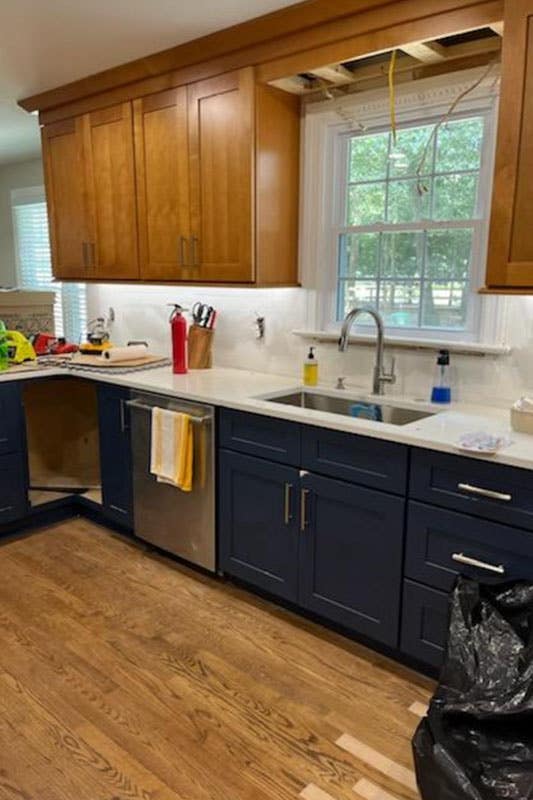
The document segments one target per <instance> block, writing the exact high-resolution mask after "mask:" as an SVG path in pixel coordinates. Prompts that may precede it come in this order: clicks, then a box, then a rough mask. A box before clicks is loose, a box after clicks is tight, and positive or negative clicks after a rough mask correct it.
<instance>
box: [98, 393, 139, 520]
mask: <svg viewBox="0 0 533 800" xmlns="http://www.w3.org/2000/svg"><path fill="white" fill-rule="evenodd" d="M128 398H129V391H128V390H127V389H122V388H120V387H117V386H104V385H102V386H99V387H98V416H99V426H100V463H101V475H102V499H103V504H104V512H105V514H106V515H107V516H108V517H109V518H110V519H113V520H115V521H116V522H119V523H121V524H122V525H127V526H129V527H131V526H132V524H133V494H132V466H131V451H130V427H129V411H128V407H127V406H126V401H127V400H128Z"/></svg>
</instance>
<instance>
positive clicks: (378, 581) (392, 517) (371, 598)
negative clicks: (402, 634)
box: [300, 474, 404, 647]
mask: <svg viewBox="0 0 533 800" xmlns="http://www.w3.org/2000/svg"><path fill="white" fill-rule="evenodd" d="M301 492H302V495H301V498H300V499H301V520H300V526H301V535H300V564H301V569H300V604H301V605H302V606H304V607H305V608H307V609H310V610H311V611H314V612H316V613H317V614H320V615H321V616H323V617H325V618H327V619H330V620H332V621H334V622H338V623H340V624H341V625H343V626H345V627H346V628H349V629H351V630H353V631H357V632H359V633H361V634H363V635H365V636H369V637H371V638H373V639H376V640H378V641H380V642H384V643H385V644H387V645H390V646H392V647H395V646H396V645H397V644H398V628H399V615H400V592H401V578H402V555H403V517H404V501H403V499H401V498H399V497H392V496H389V495H385V494H382V493H381V492H376V491H374V490H372V489H364V488H362V487H359V486H352V485H350V484H348V483H343V482H341V481H336V480H332V479H330V478H323V477H320V476H318V475H312V474H309V475H307V476H306V477H304V479H303V480H302V483H301Z"/></svg>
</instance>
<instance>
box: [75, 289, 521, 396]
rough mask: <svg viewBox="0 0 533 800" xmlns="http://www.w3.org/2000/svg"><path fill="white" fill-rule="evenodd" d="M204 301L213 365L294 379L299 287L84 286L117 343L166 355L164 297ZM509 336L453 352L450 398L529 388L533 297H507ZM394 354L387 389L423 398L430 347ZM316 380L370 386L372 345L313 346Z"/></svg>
mask: <svg viewBox="0 0 533 800" xmlns="http://www.w3.org/2000/svg"><path fill="white" fill-rule="evenodd" d="M196 300H202V301H203V302H207V303H209V304H211V305H213V306H215V307H216V308H217V309H219V311H220V317H219V323H218V325H217V331H216V337H215V358H214V363H215V366H227V367H237V368H241V369H251V370H259V371H263V372H272V373H278V374H283V375H290V376H293V377H294V379H295V382H296V381H299V380H300V375H301V364H302V361H303V359H304V357H305V354H306V351H307V348H308V346H309V342H304V341H303V340H301V339H300V338H298V337H296V336H293V335H292V334H291V331H292V330H293V329H296V328H305V327H306V324H307V290H305V289H216V288H210V287H207V288H189V287H176V288H172V287H168V286H123V285H121V286H118V285H116V286H113V285H103V284H102V285H93V286H90V287H89V290H88V303H89V314H90V316H91V318H92V317H94V316H99V315H102V314H104V313H106V312H107V309H108V307H109V306H113V307H114V309H115V312H116V323H115V325H114V328H113V338H114V340H115V341H116V342H117V343H118V344H125V343H126V342H127V341H128V340H129V339H147V340H148V341H149V343H150V345H151V347H152V348H153V350H154V351H156V352H160V353H165V354H168V353H169V352H170V338H169V328H168V317H169V314H170V309H169V308H168V307H167V306H166V304H167V303H172V302H179V303H180V304H181V305H183V306H186V307H188V308H191V307H192V304H193V303H194V302H195V301H196ZM256 312H257V313H258V314H260V315H261V316H264V317H265V318H266V338H265V341H263V342H259V341H257V340H256V338H255V328H254V324H253V323H254V318H255V316H256ZM508 316H509V324H508V335H507V343H508V344H510V345H511V346H512V347H513V348H514V349H513V353H512V355H510V356H484V357H480V356H468V355H454V354H452V363H453V372H454V380H455V397H456V399H460V400H462V401H464V402H469V401H476V400H478V401H479V400H482V401H483V402H484V403H488V404H491V405H502V406H505V405H508V404H509V403H510V402H511V401H513V400H515V399H516V398H517V397H518V396H519V395H520V394H522V393H523V392H525V391H526V390H529V391H530V392H532V393H533V297H511V298H509V315H508ZM392 354H394V355H396V365H397V374H398V382H397V383H396V385H395V386H394V387H392V388H390V389H387V391H388V392H391V393H398V394H407V395H409V396H413V397H424V398H426V397H428V395H429V391H430V387H431V383H432V376H433V365H434V363H435V354H434V353H432V352H431V351H415V350H405V349H403V348H402V349H397V350H396V352H394V353H393V351H392V350H391V349H390V348H388V351H387V355H386V358H389V357H390V356H391V355H392ZM317 355H318V359H319V365H320V380H321V382H324V383H326V384H330V385H332V384H333V382H334V381H335V379H336V378H337V376H338V375H345V376H348V383H352V384H353V385H356V386H362V387H364V388H365V389H369V388H370V385H371V370H372V363H373V351H372V349H371V348H369V347H367V346H362V345H358V346H353V345H352V346H351V347H350V348H349V350H348V352H347V353H345V354H341V353H338V352H337V348H336V346H335V345H334V344H320V345H319V346H318V347H317Z"/></svg>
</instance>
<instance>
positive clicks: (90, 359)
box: [70, 353, 167, 369]
mask: <svg viewBox="0 0 533 800" xmlns="http://www.w3.org/2000/svg"><path fill="white" fill-rule="evenodd" d="M158 361H167V358H166V356H143V357H142V358H134V359H129V360H124V361H108V359H107V358H102V356H87V355H83V354H81V353H79V354H77V355H74V356H73V357H72V359H71V360H70V363H71V364H79V365H80V366H82V365H83V366H86V367H100V368H101V369H113V368H114V367H144V366H145V365H146V364H157V362H158Z"/></svg>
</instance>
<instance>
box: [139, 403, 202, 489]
mask: <svg viewBox="0 0 533 800" xmlns="http://www.w3.org/2000/svg"><path fill="white" fill-rule="evenodd" d="M193 452H194V439H193V423H192V420H191V417H190V416H189V414H181V413H178V412H176V411H169V410H168V409H165V408H157V407H156V408H153V409H152V440H151V458H150V472H151V473H152V475H156V476H157V480H158V481H160V482H161V483H170V484H171V485H172V486H177V488H178V489H181V490H182V491H183V492H190V491H192V477H193Z"/></svg>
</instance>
